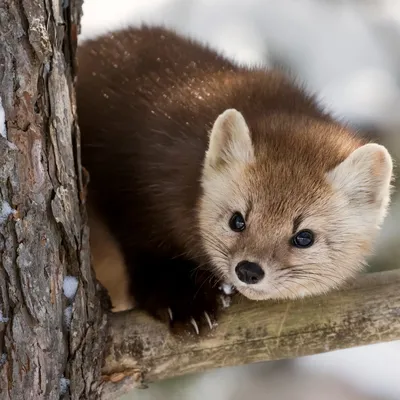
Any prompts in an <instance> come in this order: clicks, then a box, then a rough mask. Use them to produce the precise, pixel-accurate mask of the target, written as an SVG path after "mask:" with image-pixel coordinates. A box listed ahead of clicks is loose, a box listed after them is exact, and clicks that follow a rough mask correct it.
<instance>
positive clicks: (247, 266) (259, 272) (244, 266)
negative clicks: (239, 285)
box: [235, 261, 265, 285]
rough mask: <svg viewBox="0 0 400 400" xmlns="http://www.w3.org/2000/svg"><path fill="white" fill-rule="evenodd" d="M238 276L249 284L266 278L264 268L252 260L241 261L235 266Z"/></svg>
mask: <svg viewBox="0 0 400 400" xmlns="http://www.w3.org/2000/svg"><path fill="white" fill-rule="evenodd" d="M235 271H236V275H237V277H238V278H239V279H240V280H241V281H242V282H244V283H247V284H248V285H254V284H255V283H258V282H260V281H261V279H262V278H264V275H265V273H264V271H263V269H262V268H261V267H260V266H259V265H258V264H256V263H253V262H250V261H240V263H239V264H238V265H236V268H235Z"/></svg>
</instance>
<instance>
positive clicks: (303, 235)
mask: <svg viewBox="0 0 400 400" xmlns="http://www.w3.org/2000/svg"><path fill="white" fill-rule="evenodd" d="M313 243H314V234H313V233H312V232H311V231H309V230H303V231H300V232H298V233H296V235H294V236H293V237H292V245H293V246H296V247H299V248H303V249H304V248H306V247H310V246H312V245H313Z"/></svg>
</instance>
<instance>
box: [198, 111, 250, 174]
mask: <svg viewBox="0 0 400 400" xmlns="http://www.w3.org/2000/svg"><path fill="white" fill-rule="evenodd" d="M253 160H254V149H253V144H252V142H251V137H250V131H249V128H248V126H247V124H246V121H245V119H244V118H243V115H242V114H241V113H240V112H239V111H237V110H235V109H228V110H226V111H224V112H223V113H222V114H220V115H219V116H218V118H217V119H216V120H215V122H214V125H213V128H212V130H211V133H210V140H209V146H208V150H207V152H206V158H205V166H206V167H207V166H209V167H213V168H216V167H218V166H220V165H223V164H230V163H232V162H235V161H236V162H237V161H239V162H243V163H250V162H252V161H253Z"/></svg>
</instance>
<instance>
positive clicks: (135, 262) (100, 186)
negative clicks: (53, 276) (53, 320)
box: [77, 27, 391, 315]
mask: <svg viewBox="0 0 400 400" xmlns="http://www.w3.org/2000/svg"><path fill="white" fill-rule="evenodd" d="M77 95H78V114H79V123H80V127H81V130H82V133H83V135H82V155H83V162H84V165H85V167H86V168H87V169H88V170H89V172H90V175H91V184H90V185H89V196H90V197H91V199H92V200H93V202H94V203H95V204H96V207H97V208H98V210H99V212H100V213H101V215H102V217H104V221H105V223H106V224H107V226H108V228H109V229H110V232H111V233H112V235H113V236H114V237H115V239H116V241H117V242H118V243H119V245H120V246H121V250H122V253H123V255H124V259H125V262H126V263H127V265H128V270H129V273H130V274H131V279H133V283H132V284H133V285H136V289H134V295H135V296H136V297H137V298H138V297H139V298H140V300H139V301H138V303H139V306H140V305H142V306H143V307H144V308H146V309H151V310H150V311H151V312H153V311H154V310H155V309H158V308H163V307H164V308H165V307H167V306H168V301H172V302H173V303H174V304H175V306H176V307H180V304H181V303H183V302H184V301H185V300H182V299H179V293H176V292H177V291H178V292H179V290H183V289H180V288H181V286H179V285H178V282H180V281H179V279H180V278H181V277H182V274H183V273H182V271H183V270H184V268H186V269H187V268H189V266H187V267H184V266H185V265H186V263H187V262H189V263H194V264H193V265H192V266H191V270H190V271H191V272H190V275H193V270H197V267H199V266H205V267H206V269H207V270H208V271H211V272H212V274H213V275H216V276H217V278H220V279H222V280H228V281H232V276H231V274H232V268H233V264H234V262H237V261H239V260H240V259H243V258H241V257H244V256H246V257H248V256H249V255H251V256H252V257H253V258H254V259H257V260H258V261H259V262H260V263H264V264H263V268H265V269H268V268H272V270H274V271H275V272H276V271H283V266H284V267H285V268H286V267H289V266H290V265H293V263H295V262H301V260H302V259H303V258H304V254H309V255H308V256H307V257H306V262H308V263H310V260H312V259H313V258H318V257H319V255H318V253H315V251H317V250H313V249H312V248H311V250H310V251H309V252H308V253H305V252H304V251H303V253H299V252H298V251H295V250H293V249H291V248H290V246H289V239H290V236H291V234H292V231H293V229H294V228H293V221H294V220H296V219H298V218H299V214H301V215H302V217H301V218H300V219H298V222H300V225H304V224H305V223H309V224H311V225H313V226H314V227H315V229H317V231H318V230H320V232H319V238H320V244H319V246H322V242H323V243H324V246H325V247H319V251H322V252H325V253H326V254H332V255H330V256H329V257H335V254H337V253H338V252H339V253H340V249H339V247H335V246H331V247H329V246H330V245H329V241H330V240H332V241H335V238H331V237H330V235H332V234H334V233H335V232H340V234H343V232H344V233H346V230H345V229H344V230H342V231H341V230H340V229H336V231H335V229H333V228H332V226H331V225H332V219H333V218H334V217H335V216H334V215H332V212H338V211H340V210H341V207H345V206H344V204H345V203H344V202H343V201H342V198H341V197H340V196H339V194H337V191H339V192H340V189H338V188H336V186H335V185H334V183H335V182H336V181H337V180H338V179H336V178H335V176H334V177H333V181H332V182H331V181H330V180H329V173H330V171H332V170H334V168H335V167H337V166H338V165H340V164H341V163H342V162H343V161H344V160H345V159H346V158H347V157H349V156H350V155H351V154H352V153H353V152H354V150H356V149H357V148H359V147H360V146H362V145H363V144H364V143H365V142H364V141H362V140H361V139H360V138H357V137H356V136H355V135H354V134H353V133H352V132H350V131H349V130H348V129H346V128H345V127H343V126H341V125H339V124H338V123H336V122H334V121H333V120H332V119H331V118H330V117H329V116H328V115H327V114H326V113H324V112H322V111H321V110H320V108H319V107H318V106H317V104H316V103H315V102H314V100H313V99H312V98H311V97H309V96H307V95H306V94H305V93H304V91H303V90H301V88H298V87H296V86H295V85H294V84H293V83H291V82H290V81H289V80H288V79H287V78H286V77H285V76H284V75H283V74H281V73H280V72H279V71H267V70H264V69H261V68H260V69H248V68H244V67H243V68H242V67H239V66H236V65H234V64H233V63H231V62H230V61H228V60H227V59H225V58H223V57H221V56H220V55H218V54H217V53H215V52H214V51H212V50H210V49H208V48H207V47H204V46H201V45H199V44H197V43H196V42H193V41H191V40H188V39H185V38H183V37H180V36H178V35H176V34H175V33H173V32H170V31H167V30H164V29H162V28H147V27H143V28H141V29H127V30H122V31H118V32H114V33H112V34H109V35H106V36H103V37H100V38H98V39H95V40H93V41H89V42H86V43H84V44H83V45H82V46H81V48H80V49H79V78H78V90H77ZM233 108H234V109H236V110H238V111H239V112H238V111H234V110H233V111H232V112H231V113H228V114H226V117H224V118H225V119H219V121H220V122H219V123H217V122H216V121H218V118H219V117H221V115H222V114H223V113H224V112H225V110H227V109H233ZM239 116H241V117H239ZM210 131H211V137H210V138H209V132H210ZM246 135H247V136H246ZM246 137H248V139H246ZM375 150H376V149H375ZM242 151H244V152H246V151H247V153H246V154H244V153H243V152H242ZM376 151H378V150H376ZM379 151H380V150H379ZM206 154H207V156H206V157H205V155H206ZM232 155H233V156H232ZM377 156H378V157H383V160H384V161H383V162H384V163H385V162H386V164H385V165H384V167H382V168H383V169H384V170H385V174H387V171H388V170H386V169H385V168H386V165H388V164H387V162H388V161H387V155H386V153H384V154H383V155H382V154H378V155H377ZM216 160H217V162H216ZM378 160H379V159H378ZM377 164H379V163H374V164H373V166H374V168H375V167H376V168H377V171H378V172H379V168H380V167H379V166H377ZM368 168H369V167H368ZM382 168H381V171H383V169H382ZM390 172H391V170H390ZM332 176H333V175H332ZM385 176H386V175H385ZM335 179H336V180H335ZM382 179H383V178H382ZM384 182H386V180H385V181H384ZM378 186H379V185H378ZM379 187H380V186H379ZM382 188H383V189H385V190H386V186H382ZM383 189H382V190H383ZM338 196H339V197H340V199H339V197H338ZM240 207H241V208H242V209H243V210H245V211H246V210H247V211H248V212H249V218H250V220H249V224H250V225H249V228H248V229H247V230H246V232H245V233H244V234H243V235H240V236H239V235H232V232H228V231H229V228H227V219H229V215H230V214H231V213H232V212H234V211H235V210H236V209H237V208H240ZM236 211H237V210H236ZM243 212H244V211H243ZM346 221H347V220H343V221H342V223H343V224H344V225H343V226H347V225H346V223H347V222H346ZM375 225H378V223H377V224H375ZM375 225H374V226H375ZM306 227H307V226H306ZM371 229H372V228H371ZM371 229H370V231H371V237H372V236H373V235H372V231H373V230H371ZM370 231H368V232H370ZM352 232H353V231H352ZM366 232H367V230H366ZM325 234H326V235H325ZM365 235H367V236H368V234H367V233H365ZM365 235H364V234H362V235H360V238H359V239H360V240H359V241H357V240H355V242H354V243H355V245H354V246H355V247H353V249H352V250H350V249H349V251H353V252H354V251H355V250H354V249H355V248H358V249H361V247H362V246H363V249H364V248H365V246H366V242H365V241H366V238H365ZM371 240H372V239H371ZM361 242H362V243H363V244H361ZM367 242H368V240H367ZM357 243H358V244H357ZM338 246H339V245H338ZM357 246H358V247H357ZM329 248H330V250H328V249H329ZM316 249H318V246H316ZM297 250H298V249H297ZM330 252H331V253H330ZM226 253H227V254H226ZM356 253H357V255H356V256H354V257H355V258H354V260H356V261H357V263H358V264H359V263H360V262H362V259H363V257H364V256H365V254H364V253H363V251H360V250H357V251H356ZM138 254H139V256H138ZM310 254H311V255H310ZM327 257H328V256H327ZM329 257H328V258H329ZM339 259H340V257H339ZM339 259H338V260H339ZM162 260H164V261H162ZM174 260H179V261H177V262H175V261H174ZM303 261H304V260H303ZM331 261H332V260H331ZM142 263H144V265H141V264H142ZM168 263H169V264H168ZM111 264H112V262H110V265H111ZM117 264H120V261H117ZM358 264H357V265H358ZM146 265H147V266H146ZM167 265H169V267H168V268H170V269H169V270H168V271H165V268H167ZM163 266H164V267H163ZM196 266H197V267H196ZM268 266H270V267H268ZM183 267H184V268H183ZM95 268H96V266H95ZM181 268H183V269H181ZM336 268H339V269H340V265H337V266H336ZM357 268H358V266H357ZM357 268H356V267H355V270H356V269H357ZM178 270H179V271H180V272H179V274H180V275H179V277H178V276H177V275H174V274H178V272H177V271H178ZM132 271H133V272H132ZM321 271H322V273H321ZM321 271H320V277H319V279H320V282H318V283H317V285H320V287H321V290H326V289H327V288H328V287H333V286H337V284H338V283H339V282H340V281H341V279H339V278H338V276H339V275H343V276H344V275H345V276H350V275H351V274H354V271H352V272H351V274H350V272H349V273H344V270H343V271H342V272H343V273H342V274H340V273H339V272H338V273H337V276H336V277H335V279H336V278H337V280H336V281H335V280H333V281H329V279H331V278H329V277H328V275H329V274H328V272H327V270H324V269H323V268H322V270H321ZM275 272H274V273H275ZM312 273H317V272H315V271H313V272H312ZM324 273H325V280H324ZM139 276H140V278H138V279H139V281H140V285H139V284H138V282H137V280H135V277H139ZM161 276H162V278H161ZM308 276H309V278H308V280H307V278H306V277H304V279H303V281H302V282H300V283H299V284H298V285H297V286H296V285H294V286H293V287H292V288H289V289H287V291H286V292H287V293H286V292H285V290H283V289H282V290H283V292H284V297H288V296H289V295H290V291H294V292H296V290H297V292H298V293H300V292H302V291H303V289H302V287H303V288H304V287H306V288H307V290H308V291H309V292H310V293H311V292H313V291H314V292H318V290H313V289H311V288H312V287H313V285H316V281H315V279H314V280H313V278H312V276H311V275H308ZM178 278H179V279H178ZM141 279H143V281H142V280H141ZM185 279H186V278H185ZM208 279H209V278H206V281H208ZM210 279H211V278H210ZM271 279H272V275H271ZM288 279H289V278H288ZM293 279H294V278H293ZM296 279H297V278H296ZM146 280H148V282H146ZM158 280H160V281H161V280H164V283H162V282H158ZM174 282H175V283H174ZM182 282H183V281H182ZM184 282H186V281H184ZM329 282H330V283H329ZM332 282H333V283H332ZM322 283H324V285H322ZM169 285H170V286H171V285H177V286H174V290H169V289H168V286H169ZM202 285H203V283H202ZM106 286H107V285H106ZM139 286H140V287H139ZM195 288H197V289H196V290H195V292H196V296H197V293H201V295H202V293H203V288H204V291H207V290H208V289H207V285H205V286H202V287H201V288H198V286H196V285H195ZM200 289H201V290H200ZM278 289H279V288H278ZM164 290H165V293H164V292H163V293H162V294H160V293H159V292H160V291H164ZM209 290H210V291H211V292H213V291H212V287H210V288H209ZM239 290H241V291H242V293H243V294H245V295H247V296H248V297H250V298H266V297H268V296H269V295H268V294H266V293H263V294H262V295H261V294H257V295H256V294H254V293H253V291H252V290H250V289H249V290H248V288H247V289H246V288H242V289H240V288H239ZM268 290H270V289H268ZM307 290H306V292H307ZM321 290H319V291H321ZM138 291H139V292H141V293H140V294H138ZM172 292H174V294H173V293H172ZM213 293H214V292H213ZM294 294H296V293H294ZM189 295H190V293H189ZM191 295H192V296H194V294H193V293H192V294H191ZM173 296H177V297H178V299H172V297H173ZM291 296H292V297H293V293H292V294H291ZM148 297H153V298H154V299H155V298H157V299H161V298H162V301H161V300H160V301H161V302H162V303H163V304H162V305H160V304H153V303H152V304H151V305H150V303H151V301H150V299H149V298H148ZM200 297H201V296H200ZM269 297H276V296H275V295H274V296H272V295H271V296H269ZM289 297H290V296H289ZM193 301H194V300H193ZM196 301H197V300H196ZM191 304H192V303H191ZM192 306H193V305H192ZM192 306H191V307H192ZM193 307H194V306H193ZM199 309H200V308H199ZM189 311H190V310H189ZM185 315H186V314H185Z"/></svg>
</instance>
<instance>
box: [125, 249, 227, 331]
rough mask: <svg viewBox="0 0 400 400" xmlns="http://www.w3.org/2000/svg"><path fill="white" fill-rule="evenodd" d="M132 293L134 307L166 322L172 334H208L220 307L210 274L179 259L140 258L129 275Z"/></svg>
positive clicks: (219, 290)
mask: <svg viewBox="0 0 400 400" xmlns="http://www.w3.org/2000/svg"><path fill="white" fill-rule="evenodd" d="M150 271H153V272H152V273H150ZM132 293H133V296H134V298H135V301H136V305H137V307H138V308H141V309H143V310H145V311H147V312H148V313H149V314H150V315H152V316H153V317H155V318H157V319H159V320H162V321H164V322H166V323H168V324H169V325H170V327H171V330H172V331H173V332H174V333H178V332H182V330H185V331H187V330H188V329H189V331H192V332H194V333H195V334H202V333H206V332H209V331H210V330H212V329H213V328H214V327H215V326H216V320H217V318H218V312H219V310H220V309H221V308H222V307H221V306H220V304H219V303H220V295H221V293H222V292H221V289H220V288H219V286H218V282H217V281H216V279H215V278H214V277H213V276H212V274H211V273H210V272H208V271H199V270H197V265H195V264H194V263H192V262H190V261H187V260H184V259H180V258H174V259H167V260H165V259H162V260H160V259H155V258H154V255H152V256H151V257H149V256H147V257H143V256H142V257H141V259H140V264H139V265H138V264H136V266H135V270H134V271H133V274H132Z"/></svg>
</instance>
